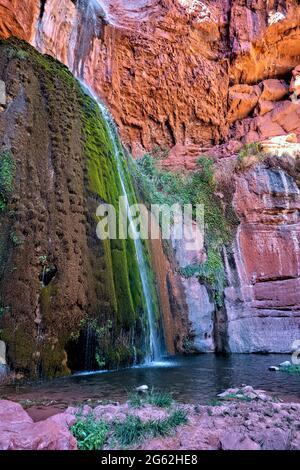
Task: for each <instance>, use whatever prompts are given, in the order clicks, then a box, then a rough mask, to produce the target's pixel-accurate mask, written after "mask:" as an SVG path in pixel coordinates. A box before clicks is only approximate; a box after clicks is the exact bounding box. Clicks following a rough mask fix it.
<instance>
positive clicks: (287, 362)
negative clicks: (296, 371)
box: [279, 361, 292, 367]
mask: <svg viewBox="0 0 300 470" xmlns="http://www.w3.org/2000/svg"><path fill="white" fill-rule="evenodd" d="M291 365H292V364H291V362H290V361H284V362H282V363H281V364H279V367H291Z"/></svg>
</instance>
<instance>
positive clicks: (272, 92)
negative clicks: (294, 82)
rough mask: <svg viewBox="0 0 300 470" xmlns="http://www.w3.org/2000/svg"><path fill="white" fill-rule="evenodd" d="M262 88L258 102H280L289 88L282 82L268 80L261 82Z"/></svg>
mask: <svg viewBox="0 0 300 470" xmlns="http://www.w3.org/2000/svg"><path fill="white" fill-rule="evenodd" d="M262 87H263V91H262V94H261V96H260V101H280V100H282V99H283V98H284V97H285V96H287V95H288V93H289V87H288V85H287V83H286V82H285V81H284V80H277V79H271V78H270V79H269V80H264V81H263V82H262Z"/></svg>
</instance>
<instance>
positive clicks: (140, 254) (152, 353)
mask: <svg viewBox="0 0 300 470" xmlns="http://www.w3.org/2000/svg"><path fill="white" fill-rule="evenodd" d="M81 84H82V87H83V89H84V90H85V91H86V93H88V94H89V95H90V96H91V97H92V98H93V99H94V101H96V103H97V104H98V106H99V109H100V111H101V115H102V117H103V119H104V121H105V123H106V127H107V131H108V134H109V137H110V140H111V143H112V146H113V152H114V157H115V159H116V163H117V168H118V172H119V176H120V182H121V188H122V196H123V197H124V201H125V206H126V207H125V208H126V212H127V217H128V220H129V225H130V229H131V233H132V234H133V238H134V246H135V251H136V257H137V260H138V265H139V271H140V277H141V282H142V288H143V294H144V298H145V302H146V309H147V317H148V326H149V348H148V349H149V351H148V354H147V356H146V362H152V361H155V360H157V359H159V358H160V357H161V355H162V352H163V351H162V346H161V341H160V335H159V332H158V331H157V328H156V319H155V310H154V306H153V302H152V296H151V284H150V279H149V274H148V268H147V263H146V259H145V255H144V247H143V243H142V240H141V238H140V236H139V234H138V232H137V229H136V226H135V224H134V221H133V218H132V214H131V211H130V202H129V197H128V190H127V183H126V176H125V171H124V164H126V160H125V156H124V153H123V151H122V145H121V142H120V140H119V137H118V131H117V129H116V126H115V123H114V121H113V118H112V116H111V114H110V112H109V111H108V109H107V108H106V107H105V105H104V104H103V103H102V102H101V101H100V100H99V98H98V97H97V96H96V95H95V94H94V93H93V92H92V91H91V89H90V88H89V87H87V85H86V84H85V83H82V82H81Z"/></svg>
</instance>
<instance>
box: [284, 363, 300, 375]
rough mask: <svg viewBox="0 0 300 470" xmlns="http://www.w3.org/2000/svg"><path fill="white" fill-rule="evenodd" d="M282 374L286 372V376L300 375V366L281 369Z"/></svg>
mask: <svg viewBox="0 0 300 470" xmlns="http://www.w3.org/2000/svg"><path fill="white" fill-rule="evenodd" d="M280 370H281V371H282V372H287V373H288V374H296V375H298V374H300V365H296V364H292V365H290V366H288V367H281V368H280Z"/></svg>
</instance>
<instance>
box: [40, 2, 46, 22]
mask: <svg viewBox="0 0 300 470" xmlns="http://www.w3.org/2000/svg"><path fill="white" fill-rule="evenodd" d="M46 2H47V0H41V4H40V20H42V19H43V16H44V13H45V8H46Z"/></svg>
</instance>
